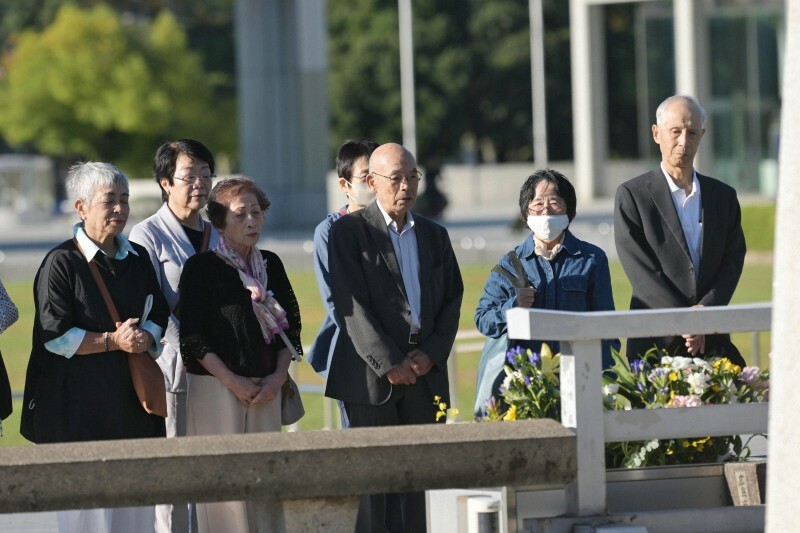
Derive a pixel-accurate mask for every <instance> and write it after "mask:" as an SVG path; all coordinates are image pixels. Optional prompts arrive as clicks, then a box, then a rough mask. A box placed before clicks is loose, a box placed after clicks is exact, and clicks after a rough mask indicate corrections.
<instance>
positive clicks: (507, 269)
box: [475, 169, 620, 412]
mask: <svg viewBox="0 0 800 533" xmlns="http://www.w3.org/2000/svg"><path fill="white" fill-rule="evenodd" d="M576 206H577V200H576V197H575V188H574V187H573V186H572V184H571V183H570V182H569V180H568V179H567V178H566V177H565V176H564V175H563V174H561V173H560V172H558V171H556V170H551V169H541V170H537V171H536V172H535V173H533V174H532V175H531V176H529V177H528V179H527V180H525V183H524V184H523V185H522V188H521V189H520V192H519V209H520V214H521V215H522V219H523V220H525V222H526V223H527V225H528V227H529V228H530V230H531V233H530V234H528V236H527V237H526V238H525V240H524V241H523V242H522V244H520V245H519V246H517V247H516V248H515V249H514V250H513V251H512V252H509V253H508V254H506V255H505V256H503V257H501V258H500V260H499V262H498V265H497V266H496V267H495V268H494V269H493V270H492V272H491V273H490V274H489V279H488V280H487V281H486V285H485V287H484V290H483V296H481V299H480V300H479V301H478V308H477V309H476V311H475V324H476V325H477V326H478V330H479V331H480V332H481V333H483V334H484V335H486V336H487V337H489V338H490V339H499V338H503V339H505V338H506V337H504V336H506V335H507V325H506V317H505V315H506V313H505V312H506V311H507V310H508V309H510V308H512V307H525V308H535V309H551V310H558V311H613V310H614V298H613V296H612V293H611V275H610V273H609V269H608V258H607V257H606V254H605V252H603V250H601V249H600V248H598V247H597V246H595V245H593V244H590V243H588V242H586V241H582V240H580V239H578V238H577V237H575V235H573V234H572V232H571V231H570V230H569V225H570V223H571V222H572V220H573V219H574V218H575V212H576ZM520 274H521V275H520ZM545 342H546V343H547V344H548V345H549V346H550V348H551V349H552V350H553V353H557V352H558V351H559V345H558V342H554V341H551V340H544V339H541V340H528V341H524V340H514V339H509V340H508V341H507V342H506V343H503V342H502V341H501V342H500V344H501V346H500V349H499V350H497V351H496V352H493V353H487V351H486V350H484V354H483V355H482V358H481V363H480V367H481V370H484V369H485V370H486V371H484V372H481V371H480V370H479V383H478V399H477V400H476V404H475V409H476V412H479V411H481V410H482V409H483V402H484V401H485V400H486V399H488V394H487V393H488V392H489V386H490V385H491V393H492V395H494V396H495V398H497V397H498V389H499V385H500V383H501V382H502V378H503V377H504V376H505V373H504V372H503V364H502V361H503V360H504V356H505V352H506V350H507V349H509V348H512V347H515V346H521V347H522V348H530V349H531V350H532V351H534V352H540V351H541V346H542V343H545ZM612 346H614V347H615V348H616V349H619V347H620V344H619V340H617V339H613V340H605V341H603V368H609V367H610V366H611V365H612V360H611V351H610V350H611V347H612ZM490 358H493V361H490V360H488V359H490ZM490 369H491V370H490Z"/></svg>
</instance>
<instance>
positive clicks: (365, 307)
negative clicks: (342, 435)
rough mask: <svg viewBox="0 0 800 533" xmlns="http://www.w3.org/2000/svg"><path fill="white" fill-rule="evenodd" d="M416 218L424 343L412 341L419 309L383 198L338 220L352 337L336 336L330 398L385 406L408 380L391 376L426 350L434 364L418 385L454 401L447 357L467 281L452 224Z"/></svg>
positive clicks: (344, 311)
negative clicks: (396, 381)
mask: <svg viewBox="0 0 800 533" xmlns="http://www.w3.org/2000/svg"><path fill="white" fill-rule="evenodd" d="M414 221H415V226H414V228H415V232H416V237H417V246H418V249H419V263H420V264H419V270H420V288H421V295H422V300H421V311H420V321H421V328H422V329H421V330H420V343H419V345H418V346H411V345H409V343H408V336H409V332H410V327H411V311H410V309H411V308H410V306H409V303H408V299H407V297H406V292H405V287H404V285H403V279H402V276H401V274H400V266H399V263H398V261H397V256H396V255H395V252H394V248H393V246H392V241H391V238H390V237H389V231H388V228H387V226H386V223H385V221H384V219H383V215H382V213H381V211H380V209H379V208H378V205H377V202H373V203H372V204H370V205H369V206H368V207H366V208H364V209H362V210H360V211H357V212H355V213H351V214H349V215H347V216H344V217H342V218H341V219H340V220H338V221H337V222H336V223H335V224H334V225H333V226H332V228H331V236H330V241H329V253H330V256H329V265H330V272H331V282H332V289H333V301H334V305H335V308H336V314H337V315H338V318H339V319H340V321H341V323H342V324H343V326H344V333H346V335H339V337H338V339H337V341H336V347H335V350H334V353H333V357H332V359H331V367H330V371H329V374H328V381H327V388H326V391H325V394H326V396H329V397H331V398H336V399H338V400H343V401H346V402H353V403H360V404H371V405H378V404H381V403H384V402H386V401H388V400H389V398H390V397H392V396H399V395H401V394H402V393H403V388H404V387H405V386H394V387H393V386H392V385H391V384H390V383H389V380H388V379H387V378H386V374H387V373H388V372H389V371H390V370H391V369H392V368H393V367H394V366H395V365H397V364H399V363H400V362H402V361H403V359H405V358H406V357H407V355H406V354H407V353H408V352H409V351H411V350H412V349H414V348H418V349H420V350H422V351H423V352H424V353H426V354H427V355H428V356H429V357H430V358H431V359H432V360H433V362H434V368H433V369H431V371H430V372H429V373H428V374H426V375H425V376H423V377H422V378H419V379H417V383H416V384H415V385H410V386H427V387H428V388H429V389H430V392H431V395H432V396H433V395H439V396H441V397H442V398H444V401H447V402H448V403H449V393H448V390H449V382H448V376H447V358H448V356H449V355H450V349H451V348H452V346H453V341H454V340H455V336H456V332H457V331H458V320H459V314H460V309H461V298H462V295H463V292H464V285H463V283H462V280H461V272H460V271H459V268H458V263H457V261H456V257H455V254H454V253H453V248H452V245H451V243H450V237H449V235H448V234H447V230H445V229H444V228H443V227H441V226H440V225H438V224H436V223H435V222H432V221H430V220H428V219H426V218H424V217H421V216H419V215H414ZM393 389H394V390H393ZM431 402H433V398H432V397H431Z"/></svg>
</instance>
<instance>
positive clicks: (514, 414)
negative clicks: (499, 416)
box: [503, 405, 517, 421]
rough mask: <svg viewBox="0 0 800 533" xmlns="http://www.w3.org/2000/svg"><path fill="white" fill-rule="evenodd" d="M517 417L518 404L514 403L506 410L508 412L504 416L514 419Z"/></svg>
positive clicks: (506, 418) (507, 418)
mask: <svg viewBox="0 0 800 533" xmlns="http://www.w3.org/2000/svg"><path fill="white" fill-rule="evenodd" d="M516 419H517V406H516V405H512V406H511V408H510V409H509V410H508V411H506V414H505V416H504V417H503V420H507V421H513V420H516Z"/></svg>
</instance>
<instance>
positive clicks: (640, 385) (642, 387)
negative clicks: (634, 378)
mask: <svg viewBox="0 0 800 533" xmlns="http://www.w3.org/2000/svg"><path fill="white" fill-rule="evenodd" d="M636 388H637V389H639V392H644V383H642V382H641V381H639V382H637V383H636Z"/></svg>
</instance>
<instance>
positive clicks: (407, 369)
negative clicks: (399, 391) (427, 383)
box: [386, 349, 433, 385]
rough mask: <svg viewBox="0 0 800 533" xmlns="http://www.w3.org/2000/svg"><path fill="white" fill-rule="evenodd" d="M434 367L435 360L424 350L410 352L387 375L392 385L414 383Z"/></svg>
mask: <svg viewBox="0 0 800 533" xmlns="http://www.w3.org/2000/svg"><path fill="white" fill-rule="evenodd" d="M431 368H433V361H432V360H431V358H430V357H428V355H427V354H426V353H425V352H423V351H422V350H418V349H414V350H411V351H410V352H408V356H407V357H406V358H405V359H403V361H402V362H401V363H400V364H398V365H396V366H395V367H394V368H392V369H391V370H390V371H389V372H387V374H386V377H387V379H388V380H389V383H391V384H392V385H413V384H414V383H416V382H417V378H418V377H420V376H424V375H425V374H427V373H428V372H430V370H431Z"/></svg>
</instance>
